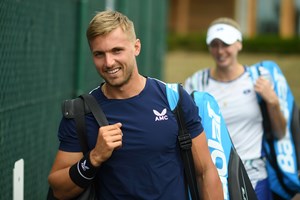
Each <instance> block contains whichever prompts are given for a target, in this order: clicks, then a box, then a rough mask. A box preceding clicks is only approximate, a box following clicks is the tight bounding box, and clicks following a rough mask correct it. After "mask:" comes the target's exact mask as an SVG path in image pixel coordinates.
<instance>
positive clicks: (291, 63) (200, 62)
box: [163, 51, 300, 106]
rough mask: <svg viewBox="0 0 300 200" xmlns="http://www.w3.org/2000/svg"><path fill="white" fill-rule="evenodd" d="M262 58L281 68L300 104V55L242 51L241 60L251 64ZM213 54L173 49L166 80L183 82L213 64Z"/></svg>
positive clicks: (166, 65) (165, 71)
mask: <svg viewBox="0 0 300 200" xmlns="http://www.w3.org/2000/svg"><path fill="white" fill-rule="evenodd" d="M261 60H273V61H275V62H276V63H277V64H278V65H279V66H280V68H281V70H282V72H283V74H284V75H285V77H286V79H287V82H288V84H289V86H290V88H291V90H292V92H293V95H294V97H295V100H296V102H297V105H298V106H300V66H298V65H300V56H299V55H295V54H265V53H259V54H253V53H251V54H250V53H240V55H239V61H240V62H241V63H242V64H244V65H251V64H254V63H257V62H259V61H261ZM213 65H214V62H213V60H212V58H211V56H210V55H209V54H208V53H205V52H188V51H171V52H168V53H167V55H166V58H165V66H164V78H163V79H164V81H165V82H181V83H183V82H184V80H185V79H186V78H187V77H188V76H190V75H191V74H193V73H194V72H196V71H197V70H199V69H201V68H205V67H210V66H213Z"/></svg>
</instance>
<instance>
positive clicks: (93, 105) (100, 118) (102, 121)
mask: <svg viewBox="0 0 300 200" xmlns="http://www.w3.org/2000/svg"><path fill="white" fill-rule="evenodd" d="M80 98H82V99H83V100H84V102H85V103H86V104H87V106H88V107H89V109H90V111H91V112H92V113H93V115H94V117H95V119H96V120H97V122H98V125H99V126H105V125H108V121H107V119H106V117H105V115H104V113H103V111H102V109H101V107H100V105H99V104H98V103H97V101H96V99H95V98H94V96H93V95H90V94H82V95H80Z"/></svg>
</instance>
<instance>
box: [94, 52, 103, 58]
mask: <svg viewBox="0 0 300 200" xmlns="http://www.w3.org/2000/svg"><path fill="white" fill-rule="evenodd" d="M94 56H95V57H100V56H103V53H101V52H95V53H94Z"/></svg>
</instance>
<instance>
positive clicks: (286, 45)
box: [167, 33, 300, 53]
mask: <svg viewBox="0 0 300 200" xmlns="http://www.w3.org/2000/svg"><path fill="white" fill-rule="evenodd" d="M205 37H206V36H205V35H204V34H202V35H201V34H198V33H190V34H186V35H176V34H173V33H170V34H169V35H168V37H167V46H168V50H169V51H172V50H185V51H207V45H206V42H205ZM243 52H249V53H252V52H253V53H257V52H261V53H300V38H299V37H295V38H291V39H282V38H280V37H279V36H276V35H260V36H257V37H255V38H251V39H250V38H244V40H243Z"/></svg>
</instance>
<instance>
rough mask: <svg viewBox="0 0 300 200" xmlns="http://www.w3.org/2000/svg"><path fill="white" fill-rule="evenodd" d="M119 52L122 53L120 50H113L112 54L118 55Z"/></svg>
mask: <svg viewBox="0 0 300 200" xmlns="http://www.w3.org/2000/svg"><path fill="white" fill-rule="evenodd" d="M121 51H122V49H114V50H113V53H115V54H118V53H121Z"/></svg>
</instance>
